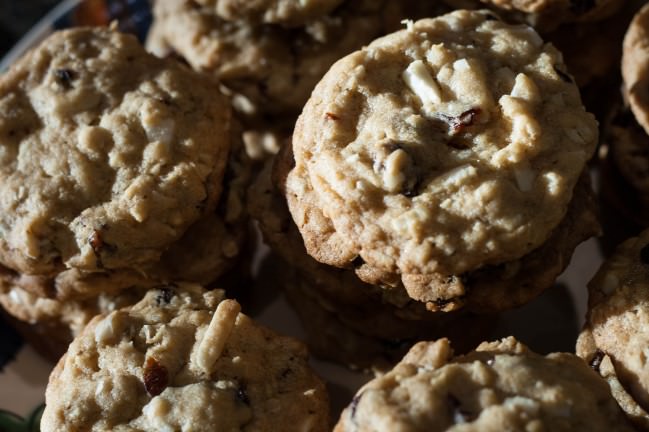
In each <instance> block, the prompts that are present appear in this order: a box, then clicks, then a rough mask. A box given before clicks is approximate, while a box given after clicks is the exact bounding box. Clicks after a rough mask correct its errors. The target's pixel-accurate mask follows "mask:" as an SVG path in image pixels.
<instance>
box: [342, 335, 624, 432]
mask: <svg viewBox="0 0 649 432" xmlns="http://www.w3.org/2000/svg"><path fill="white" fill-rule="evenodd" d="M334 430H335V431H336V432H343V431H370V430H399V431H404V432H405V431H411V430H412V431H415V430H427V431H446V430H463V431H464V430H466V431H473V430H476V431H478V430H479V431H502V430H552V431H575V430H583V431H610V430H619V431H631V430H633V428H632V427H631V426H630V425H628V424H627V422H626V419H625V418H624V415H623V413H622V412H621V410H620V409H619V407H618V406H617V404H616V403H615V400H614V399H613V398H612V397H611V395H610V393H609V390H608V387H607V385H606V383H605V382H604V381H603V380H601V379H600V378H599V377H598V376H597V374H595V373H593V371H592V370H591V369H590V368H589V367H588V365H587V364H586V363H584V362H583V361H582V360H581V359H580V358H579V357H577V356H575V355H573V354H567V353H554V354H549V355H547V356H541V355H539V354H535V353H533V352H532V351H530V350H529V349H528V348H527V347H525V346H524V345H522V344H521V343H519V342H517V341H516V340H515V339H514V338H512V337H510V338H507V339H503V340H501V341H498V342H490V343H483V344H481V345H480V346H479V347H478V348H477V349H476V350H475V351H474V352H471V353H469V354H467V355H465V356H455V357H454V356H453V351H452V349H451V347H450V344H449V343H448V341H447V340H445V339H441V340H438V341H436V342H421V343H419V344H417V345H415V346H414V347H413V348H412V349H411V350H410V351H409V352H408V354H407V355H406V356H405V357H404V358H403V360H401V362H400V363H399V364H398V365H397V366H396V367H395V368H394V369H393V370H392V371H390V372H388V373H387V374H385V375H383V376H381V377H378V378H376V379H374V380H372V381H370V382H369V383H368V384H366V385H365V386H363V387H362V388H361V389H360V390H359V391H358V392H357V393H356V396H355V397H354V399H353V400H352V402H351V404H350V405H349V406H348V407H347V408H346V409H345V410H344V411H343V413H342V415H341V417H340V420H339V421H338V424H337V425H336V427H335V429H334Z"/></svg>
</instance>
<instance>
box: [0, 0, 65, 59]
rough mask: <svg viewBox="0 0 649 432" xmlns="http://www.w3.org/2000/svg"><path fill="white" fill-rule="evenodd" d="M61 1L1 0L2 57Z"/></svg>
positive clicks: (0, 42) (0, 45) (0, 35)
mask: <svg viewBox="0 0 649 432" xmlns="http://www.w3.org/2000/svg"><path fill="white" fill-rule="evenodd" d="M57 3H59V0H0V57H2V56H4V55H5V54H6V53H7V51H9V49H10V48H11V47H12V46H13V45H14V44H15V43H16V42H17V41H18V40H19V39H20V38H21V37H22V36H23V35H24V34H25V33H27V31H29V29H30V28H31V27H32V26H33V25H34V24H36V23H37V22H38V20H40V19H41V18H42V17H43V16H44V15H46V14H47V12H49V11H50V10H51V9H52V8H53V7H54V6H56V5H57Z"/></svg>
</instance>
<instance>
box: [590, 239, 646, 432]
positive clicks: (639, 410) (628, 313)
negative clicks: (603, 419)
mask: <svg viewBox="0 0 649 432" xmlns="http://www.w3.org/2000/svg"><path fill="white" fill-rule="evenodd" d="M588 292H589V297H588V313H587V315H586V323H585V324H584V328H583V330H582V332H581V334H580V336H579V339H578V341H577V354H578V355H579V356H581V357H583V358H584V359H585V360H586V361H588V362H589V363H590V364H591V366H592V367H593V368H594V369H595V370H596V371H598V372H599V373H600V374H601V375H602V376H604V377H605V378H606V379H607V381H609V383H610V384H611V389H612V391H613V394H614V396H615V397H616V399H617V400H618V402H619V403H620V406H622V408H623V409H624V410H625V411H626V412H627V414H628V415H629V416H630V417H631V418H632V419H633V420H634V421H635V422H636V423H638V424H639V425H641V426H642V427H643V428H644V429H646V428H649V414H647V410H648V409H649V386H648V385H647V383H648V382H649V381H648V379H649V369H648V368H647V365H646V354H645V351H646V347H647V341H648V340H649V332H647V330H646V329H647V326H648V325H649V231H643V232H642V233H641V234H640V235H639V236H638V237H634V238H631V239H629V240H627V241H625V242H624V243H622V244H621V245H619V247H618V248H617V249H616V250H615V252H614V253H613V255H611V256H610V257H609V258H608V259H607V260H606V261H605V262H604V263H603V264H602V266H601V267H600V269H599V271H598V272H597V274H596V275H595V276H594V277H593V279H592V280H591V281H590V283H589V285H588Z"/></svg>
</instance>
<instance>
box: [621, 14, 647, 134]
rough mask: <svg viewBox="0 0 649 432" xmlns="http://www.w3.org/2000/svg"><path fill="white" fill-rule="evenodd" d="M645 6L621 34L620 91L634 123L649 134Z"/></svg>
mask: <svg viewBox="0 0 649 432" xmlns="http://www.w3.org/2000/svg"><path fill="white" fill-rule="evenodd" d="M648 58H649V5H645V6H644V7H643V8H642V9H640V11H638V13H636V15H635V17H634V18H633V20H632V21H631V24H630V25H629V29H628V30H627V33H626V35H625V37H624V44H623V51H622V78H623V79H624V93H625V95H626V96H627V98H628V101H629V105H630V106H631V110H632V111H633V114H635V117H636V119H637V120H638V123H640V125H641V126H642V127H643V128H644V130H645V131H646V132H647V133H649V60H648Z"/></svg>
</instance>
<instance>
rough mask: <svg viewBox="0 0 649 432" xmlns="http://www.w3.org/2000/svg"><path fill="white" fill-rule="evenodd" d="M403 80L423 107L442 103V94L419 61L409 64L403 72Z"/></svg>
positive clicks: (422, 63)
mask: <svg viewBox="0 0 649 432" xmlns="http://www.w3.org/2000/svg"><path fill="white" fill-rule="evenodd" d="M402 76H403V80H404V81H405V82H406V84H407V85H408V87H410V90H412V91H413V92H414V93H415V94H416V95H417V97H419V99H421V102H422V103H423V104H424V105H428V104H437V103H440V102H441V101H442V92H441V90H440V88H439V86H438V85H437V83H436V82H435V80H434V79H433V77H432V76H431V75H430V73H429V72H428V68H427V67H426V65H425V64H424V62H423V61H421V60H415V61H414V62H412V63H410V65H409V66H408V68H407V69H406V70H405V71H404V72H403V75H402Z"/></svg>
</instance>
